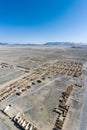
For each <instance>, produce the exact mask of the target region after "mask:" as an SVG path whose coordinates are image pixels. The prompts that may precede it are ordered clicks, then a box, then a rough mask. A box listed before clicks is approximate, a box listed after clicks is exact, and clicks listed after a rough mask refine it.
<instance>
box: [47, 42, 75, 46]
mask: <svg viewBox="0 0 87 130" xmlns="http://www.w3.org/2000/svg"><path fill="white" fill-rule="evenodd" d="M44 45H75V43H72V42H47V43H45V44H44Z"/></svg>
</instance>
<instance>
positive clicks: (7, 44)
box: [0, 43, 8, 46]
mask: <svg viewBox="0 0 87 130" xmlns="http://www.w3.org/2000/svg"><path fill="white" fill-rule="evenodd" d="M0 45H2V46H4V45H8V43H0Z"/></svg>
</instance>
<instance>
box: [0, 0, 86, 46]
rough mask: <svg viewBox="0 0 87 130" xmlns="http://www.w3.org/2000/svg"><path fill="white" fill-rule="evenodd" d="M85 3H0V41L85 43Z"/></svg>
mask: <svg viewBox="0 0 87 130" xmlns="http://www.w3.org/2000/svg"><path fill="white" fill-rule="evenodd" d="M86 12H87V1H86V0H73V1H70V0H62V1H61V0H54V1H53V0H50V1H49V0H44V1H41V0H37V2H36V1H35V0H32V1H31V0H19V1H18V0H13V1H11V0H0V42H2V43H12V44H14V43H20V44H28V43H31V44H44V43H47V42H60V41H62V42H66V41H68V42H71V43H72V42H74V43H84V44H87V38H86V37H87V13H86Z"/></svg>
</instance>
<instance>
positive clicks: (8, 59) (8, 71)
mask: <svg viewBox="0 0 87 130" xmlns="http://www.w3.org/2000/svg"><path fill="white" fill-rule="evenodd" d="M86 83H87V46H82V47H80V48H78V47H76V48H73V47H71V46H28V47H26V46H0V130H85V128H86V127H87V126H86V122H87V118H86V117H87V113H86V111H87V104H86V101H87V100H86V99H87V93H86V91H87V86H86V85H87V84H86ZM84 120H85V122H84ZM86 129H87V128H86Z"/></svg>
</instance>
